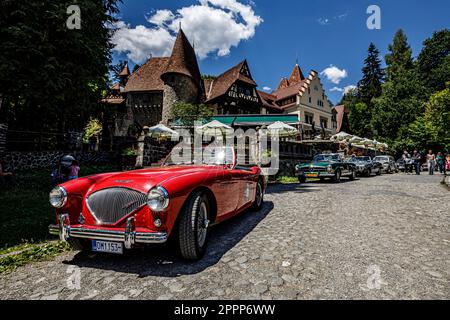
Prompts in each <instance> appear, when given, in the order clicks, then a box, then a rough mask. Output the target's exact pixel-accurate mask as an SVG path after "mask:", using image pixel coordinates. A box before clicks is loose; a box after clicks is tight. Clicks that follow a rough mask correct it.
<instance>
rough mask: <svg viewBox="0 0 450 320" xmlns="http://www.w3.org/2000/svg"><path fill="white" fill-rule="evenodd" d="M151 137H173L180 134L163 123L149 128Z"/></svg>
mask: <svg viewBox="0 0 450 320" xmlns="http://www.w3.org/2000/svg"><path fill="white" fill-rule="evenodd" d="M148 131H149V133H150V136H151V137H172V136H178V132H176V131H175V130H172V129H170V128H169V127H166V126H165V125H163V124H162V123H160V124H158V125H156V126H153V127H151V128H149V129H148Z"/></svg>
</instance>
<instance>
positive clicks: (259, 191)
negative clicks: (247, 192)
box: [256, 183, 262, 207]
mask: <svg viewBox="0 0 450 320" xmlns="http://www.w3.org/2000/svg"><path fill="white" fill-rule="evenodd" d="M261 202H262V188H261V184H259V183H258V184H256V204H257V205H258V207H259V206H260V205H261Z"/></svg>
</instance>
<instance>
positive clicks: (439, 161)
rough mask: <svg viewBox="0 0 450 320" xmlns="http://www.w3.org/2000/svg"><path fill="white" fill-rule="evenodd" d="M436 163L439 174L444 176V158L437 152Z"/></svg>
mask: <svg viewBox="0 0 450 320" xmlns="http://www.w3.org/2000/svg"><path fill="white" fill-rule="evenodd" d="M436 162H437V165H438V168H439V172H440V173H441V174H445V157H444V155H443V154H442V152H438V154H437V157H436Z"/></svg>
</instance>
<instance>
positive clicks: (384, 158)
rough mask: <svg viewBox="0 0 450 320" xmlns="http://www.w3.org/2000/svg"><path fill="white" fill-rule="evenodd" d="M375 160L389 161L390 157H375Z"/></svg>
mask: <svg viewBox="0 0 450 320" xmlns="http://www.w3.org/2000/svg"><path fill="white" fill-rule="evenodd" d="M373 160H375V161H389V158H388V157H375V158H374V159H373Z"/></svg>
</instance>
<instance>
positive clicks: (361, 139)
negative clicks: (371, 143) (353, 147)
mask: <svg viewBox="0 0 450 320" xmlns="http://www.w3.org/2000/svg"><path fill="white" fill-rule="evenodd" d="M363 140H364V139H363V138H361V137H358V136H353V137H352V138H350V142H351V143H353V144H360V143H361V142H362V141H363Z"/></svg>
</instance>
